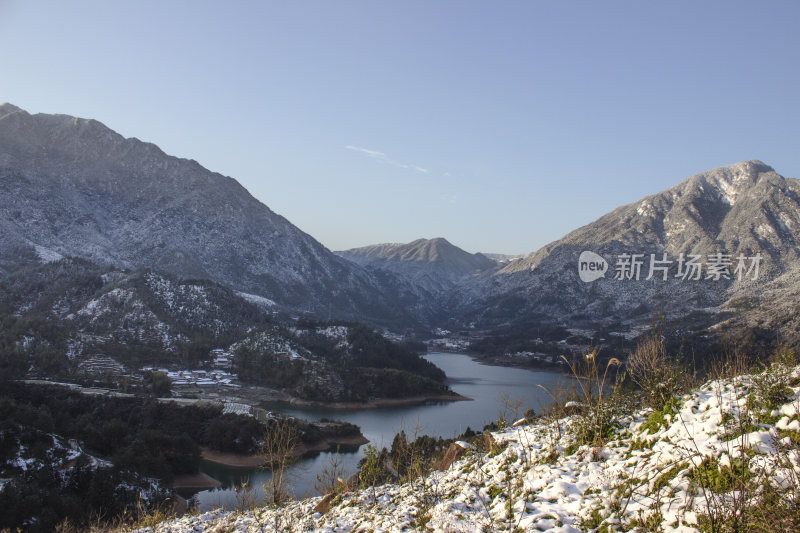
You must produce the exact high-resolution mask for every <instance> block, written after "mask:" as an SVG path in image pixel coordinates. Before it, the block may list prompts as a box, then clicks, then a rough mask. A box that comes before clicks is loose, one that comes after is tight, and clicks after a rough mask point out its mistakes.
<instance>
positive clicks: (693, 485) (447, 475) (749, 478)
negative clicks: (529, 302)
mask: <svg viewBox="0 0 800 533" xmlns="http://www.w3.org/2000/svg"><path fill="white" fill-rule="evenodd" d="M586 416H587V415H581V414H577V415H571V416H567V417H565V418H548V417H541V418H538V419H537V420H534V421H526V420H524V419H523V420H520V421H519V422H518V423H517V424H514V427H511V428H508V429H506V430H503V431H499V432H494V433H492V439H491V441H492V442H493V444H492V445H491V446H489V447H488V448H487V447H481V446H479V445H475V444H469V443H455V444H453V445H452V446H451V449H452V450H453V453H452V454H451V453H450V450H448V455H450V456H451V457H455V458H457V459H456V460H455V461H454V462H452V464H450V465H449V467H448V468H446V469H445V470H444V471H434V472H432V473H431V474H429V475H427V476H425V477H423V478H419V479H416V480H414V481H412V482H408V483H403V484H388V485H381V486H377V487H369V486H366V487H364V488H363V489H361V490H355V491H352V492H347V491H345V492H343V493H341V494H339V495H337V496H336V497H334V498H333V499H331V498H330V497H329V498H327V499H326V501H328V502H329V503H328V504H327V505H325V504H323V499H322V498H310V499H304V500H300V501H297V502H293V503H290V504H288V505H286V506H285V507H281V508H277V509H275V508H271V507H261V508H256V509H254V510H251V511H230V510H227V511H226V510H217V511H213V512H208V513H204V514H201V515H199V516H186V517H183V518H179V519H176V520H172V521H167V522H165V523H162V524H159V525H157V526H156V527H155V528H147V529H142V530H139V531H140V533H144V532H155V533H168V532H169V533H183V532H189V531H223V530H224V531H236V532H256V531H259V532H261V531H344V532H349V531H435V532H454V531H459V532H473V531H554V532H562V533H579V532H581V531H591V532H610V531H632V530H636V531H664V532H673V531H674V532H685V533H688V532H697V531H740V530H742V529H741V528H743V527H745V525H746V526H747V528H752V529H747V530H756V531H762V530H764V531H770V530H773V531H792V530H796V528H797V527H798V526H800V519H798V517H799V516H800V513H798V511H800V508H799V507H798V505H799V503H798V502H800V499H798V498H799V497H800V493H798V490H799V489H798V487H800V483H798V481H800V477H799V476H800V462H798V460H799V459H800V456H798V453H799V452H800V448H799V447H800V433H798V431H800V367H797V366H783V365H782V364H780V363H776V364H774V365H773V366H771V367H768V368H767V369H765V370H763V371H761V372H758V373H754V374H750V375H743V376H737V377H730V378H719V379H715V380H711V381H708V382H706V383H705V384H703V385H702V386H701V387H699V388H697V389H695V390H693V391H690V392H688V393H686V394H684V395H682V396H681V397H679V398H675V399H674V400H672V401H670V402H668V403H667V405H666V406H665V407H664V408H663V409H662V410H660V411H654V410H653V409H644V410H638V411H635V412H633V413H632V414H628V415H620V417H619V418H618V419H617V421H616V422H617V423H616V424H615V425H613V426H612V427H611V428H610V429H609V431H608V433H605V437H604V439H603V441H602V442H601V443H600V444H599V445H597V446H591V445H587V444H580V443H579V442H576V439H577V435H579V434H580V431H581V428H582V427H584V426H585V423H586V420H587V418H585V417H586ZM484 440H485V439H484ZM326 507H328V509H327V510H326ZM326 511H327V512H326ZM737 528H739V529H737Z"/></svg>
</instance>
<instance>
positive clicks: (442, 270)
mask: <svg viewBox="0 0 800 533" xmlns="http://www.w3.org/2000/svg"><path fill="white" fill-rule="evenodd" d="M336 253H337V254H339V255H340V256H341V257H344V258H345V259H348V260H350V261H352V262H354V263H356V264H359V265H361V266H365V267H369V268H370V269H374V270H386V271H390V272H394V273H395V274H399V275H400V276H403V277H404V278H406V279H408V280H409V281H411V282H412V283H414V284H415V285H417V286H419V287H422V288H423V289H425V290H427V291H430V292H432V293H437V292H441V291H446V290H449V289H452V288H453V287H454V286H455V285H456V284H457V283H459V282H460V281H462V280H463V279H464V278H469V277H472V276H475V275H476V274H480V273H482V272H485V271H487V270H492V269H494V268H496V267H497V262H496V261H494V260H492V259H490V258H488V257H486V256H485V255H483V254H479V253H478V254H471V253H469V252H466V251H464V250H462V249H461V248H459V247H457V246H454V245H453V244H451V243H450V242H448V241H447V240H446V239H443V238H441V237H438V238H435V239H417V240H415V241H413V242H410V243H408V244H395V243H392V244H375V245H372V246H365V247H363V248H353V249H351V250H344V251H341V252H336Z"/></svg>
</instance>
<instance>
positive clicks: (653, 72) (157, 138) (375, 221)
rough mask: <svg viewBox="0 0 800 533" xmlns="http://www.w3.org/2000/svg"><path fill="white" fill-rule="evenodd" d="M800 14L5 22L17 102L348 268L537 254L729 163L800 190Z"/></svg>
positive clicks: (208, 12)
mask: <svg viewBox="0 0 800 533" xmlns="http://www.w3.org/2000/svg"><path fill="white" fill-rule="evenodd" d="M798 20H800V2H797V1H796V0H787V1H772V0H766V1H761V2H752V1H751V2H738V1H732V0H726V1H710V0H707V1H702V2H697V1H694V0H692V1H677V0H671V1H669V2H667V1H665V2H638V1H633V0H630V1H625V2H621V1H603V2H597V1H596V0H591V1H567V0H557V1H556V0H553V1H535V0H528V1H524V2H513V1H507V2H491V1H488V0H487V1H484V2H468V1H460V0H459V1H444V0H443V1H437V2H430V1H404V2H376V1H373V0H368V1H318V2H304V1H300V0H297V1H291V2H288V1H280V2H278V1H275V2H271V1H258V2H256V1H252V2H247V1H237V2H222V1H219V2H202V1H195V0H192V1H170V2H163V1H146V0H137V1H136V2H107V1H97V2H87V1H80V0H76V1H71V2H63V1H53V2H44V1H38V0H18V1H14V0H0V102H10V103H13V104H15V105H17V106H19V107H22V108H23V109H25V110H27V111H29V112H31V113H64V114H69V115H75V116H79V117H84V118H94V119H97V120H99V121H101V122H103V123H104V124H106V125H107V126H109V127H110V128H112V129H114V130H116V131H117V132H119V133H121V134H122V135H124V136H126V137H137V138H139V139H142V140H144V141H149V142H153V143H155V144H157V145H158V146H159V147H160V148H161V149H162V150H164V151H165V152H167V153H168V154H171V155H175V156H178V157H185V158H190V159H195V160H197V161H198V162H200V163H201V164H202V165H203V166H205V167H207V168H209V169H211V170H213V171H216V172H219V173H221V174H224V175H227V176H232V177H234V178H236V179H237V180H238V181H239V182H240V183H242V184H243V185H244V186H245V187H246V188H247V189H248V190H249V191H250V192H251V193H252V194H253V195H254V196H255V197H256V198H258V199H259V200H261V201H262V202H264V203H265V204H266V205H268V206H269V207H270V208H271V209H272V210H273V211H276V212H277V213H279V214H281V215H283V216H285V217H286V218H288V219H289V220H290V221H291V222H293V223H294V224H296V225H297V226H298V227H300V229H302V230H303V231H305V232H307V233H309V234H311V235H312V236H313V237H315V238H316V239H318V240H319V241H320V242H322V243H323V244H324V245H326V246H327V247H328V248H330V249H333V250H339V249H347V248H352V247H357V246H364V245H368V244H374V243H379V242H409V241H411V240H414V239H417V238H421V237H426V238H433V237H445V238H447V239H448V240H449V241H451V242H452V243H454V244H456V245H458V246H461V247H462V248H464V249H466V250H468V251H470V252H478V251H480V252H499V253H508V254H518V253H527V252H532V251H534V250H536V249H538V248H539V247H540V246H543V245H545V244H547V243H548V242H551V241H553V240H556V239H558V238H560V237H561V236H563V235H564V234H565V233H567V232H569V231H570V230H572V229H575V228H577V227H579V226H582V225H584V224H587V223H589V222H591V221H593V220H595V219H596V218H598V217H599V216H601V215H603V214H604V213H606V212H608V211H610V210H612V209H614V208H615V207H617V206H619V205H623V204H626V203H629V202H633V201H636V200H638V199H639V198H641V197H643V196H646V195H648V194H653V193H655V192H658V191H660V190H663V189H666V188H669V187H671V186H673V185H675V184H676V183H678V182H679V181H681V180H682V179H684V178H686V177H688V176H690V175H693V174H696V173H699V172H702V171H705V170H709V169H711V168H715V167H718V166H722V165H727V164H732V163H736V162H739V161H744V160H747V159H761V160H762V161H764V162H766V163H768V164H770V165H772V166H773V167H774V168H775V170H776V171H778V172H779V173H780V174H782V175H784V176H786V177H800V135H799V134H798V118H800V98H799V97H798V95H800V32H798V31H797V22H798Z"/></svg>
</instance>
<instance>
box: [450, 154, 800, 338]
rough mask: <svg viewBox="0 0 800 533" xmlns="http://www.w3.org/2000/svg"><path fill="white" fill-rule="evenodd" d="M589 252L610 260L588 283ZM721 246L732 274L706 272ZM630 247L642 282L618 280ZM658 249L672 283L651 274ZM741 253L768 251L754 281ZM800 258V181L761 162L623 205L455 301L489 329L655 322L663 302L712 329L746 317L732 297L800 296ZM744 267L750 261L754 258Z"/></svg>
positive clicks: (459, 294) (463, 291) (692, 179)
mask: <svg viewBox="0 0 800 533" xmlns="http://www.w3.org/2000/svg"><path fill="white" fill-rule="evenodd" d="M583 251H591V252H594V253H596V254H599V255H600V256H601V257H602V258H603V259H605V261H607V263H608V271H607V272H606V274H605V277H601V278H599V279H597V280H595V281H591V282H584V281H581V279H580V278H579V273H578V258H579V256H580V254H581V253H582V252H583ZM716 253H721V254H723V256H722V257H723V259H725V258H727V260H729V261H730V265H728V271H727V274H728V275H729V277H730V279H725V277H724V276H723V277H721V278H720V279H719V280H713V279H706V278H707V277H708V274H709V271H708V270H707V264H708V263H709V262H713V261H710V259H712V258H713V256H714V254H716ZM623 254H642V260H643V264H642V266H641V276H640V279H639V280H638V281H637V280H635V279H615V276H616V271H617V265H618V261H620V258H621V257H624V255H623ZM650 254H655V256H656V259H664V254H666V259H667V261H671V263H656V266H668V267H669V270H668V274H667V280H666V281H664V280H662V276H663V273H662V272H661V271H658V270H656V271H655V272H654V276H653V279H650V280H646V279H645V278H646V277H647V276H648V274H649V266H650V259H651V256H650ZM681 254H684V257H685V258H688V256H689V254H696V255H697V256H699V262H701V263H702V265H701V268H702V270H701V278H702V279H700V280H696V281H695V280H688V279H683V278H682V277H680V276H678V275H679V272H678V269H679V264H678V259H679V257H680V255H681ZM740 254H741V255H742V256H744V257H746V258H750V257H755V256H756V255H757V254H760V255H761V257H762V258H763V259H762V261H761V263H760V265H759V274H758V277H757V279H755V280H753V279H751V278H752V274H753V273H751V275H749V276H747V275H743V276H741V279H739V278H740V276H737V275H736V273H735V268H736V266H737V265H738V261H737V258H738V256H739V255H740ZM798 259H800V181H798V180H797V179H787V178H784V177H782V176H780V175H779V174H778V173H776V172H775V171H774V170H773V169H772V168H771V167H770V166H768V165H766V164H764V163H762V162H760V161H756V160H753V161H746V162H743V163H738V164H735V165H730V166H726V167H721V168H717V169H714V170H711V171H708V172H703V173H701V174H697V175H695V176H692V177H690V178H688V179H686V180H684V181H682V182H681V183H679V184H678V185H676V186H674V187H672V188H670V189H667V190H665V191H662V192H660V193H657V194H654V195H651V196H648V197H645V198H643V199H641V200H639V201H638V202H634V203H632V204H628V205H625V206H622V207H619V208H617V209H615V210H614V211H612V212H611V213H609V214H607V215H604V216H602V217H601V218H599V219H598V220H596V221H595V222H592V223H591V224H588V225H586V226H584V227H582V228H579V229H577V230H575V231H573V232H571V233H569V234H567V235H566V236H565V237H564V238H562V239H560V240H558V241H555V242H553V243H550V244H548V245H547V246H545V247H543V248H541V249H540V250H538V251H536V252H535V253H533V254H531V255H529V256H526V257H524V258H522V259H519V260H516V261H512V262H510V263H509V264H507V265H506V266H505V267H504V268H502V269H500V270H498V271H497V272H494V273H493V274H492V275H491V276H484V277H481V278H478V279H477V280H476V283H477V284H473V285H472V286H468V287H461V288H460V290H456V291H454V292H453V293H452V294H451V301H450V302H449V308H450V309H451V310H452V311H453V312H457V311H456V310H459V309H460V310H461V312H460V316H461V320H463V321H465V322H466V321H476V322H477V323H479V324H482V325H483V326H488V327H490V326H497V325H501V324H506V325H507V324H513V323H519V322H521V321H530V320H531V318H532V317H538V319H541V320H550V321H555V322H559V323H562V324H566V325H573V326H574V325H578V324H595V325H598V324H617V325H618V326H619V327H621V328H622V329H626V328H629V327H631V326H633V325H635V324H641V323H642V322H643V321H647V320H649V318H650V315H651V313H652V312H653V311H654V310H655V309H656V308H657V306H658V304H659V301H661V300H662V299H663V300H664V301H666V302H667V303H668V304H669V308H670V310H671V313H672V316H673V317H674V318H676V319H680V320H682V321H683V322H684V323H685V324H687V326H692V327H705V326H710V325H715V324H722V323H725V321H727V320H730V319H731V317H732V316H734V315H736V313H737V312H738V311H737V309H736V308H735V307H731V305H730V302H735V301H736V300H737V299H741V298H743V297H747V298H750V302H751V304H750V305H751V306H752V305H755V306H756V307H758V306H759V305H760V304H759V302H760V301H761V299H762V296H764V295H765V292H764V291H765V290H767V289H768V288H772V289H771V290H772V291H773V292H771V293H770V295H771V296H770V298H771V299H772V300H776V301H777V300H780V299H781V295H786V297H790V295H792V294H796V293H797V292H798V289H799V288H800V276H798V272H800V271H798V266H800V262H798ZM743 264H744V266H746V267H747V268H749V267H750V266H752V261H743ZM743 274H744V273H743ZM676 276H678V277H676ZM775 291H778V293H777V296H776V294H775ZM763 301H764V303H766V302H767V300H766V299H764V300H763ZM754 302H755V303H754ZM767 312H768V311H767Z"/></svg>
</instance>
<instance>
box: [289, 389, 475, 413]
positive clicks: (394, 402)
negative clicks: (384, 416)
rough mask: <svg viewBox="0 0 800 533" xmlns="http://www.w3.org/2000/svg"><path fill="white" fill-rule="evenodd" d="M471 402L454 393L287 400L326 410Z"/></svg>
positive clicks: (291, 403) (297, 404)
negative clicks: (359, 399)
mask: <svg viewBox="0 0 800 533" xmlns="http://www.w3.org/2000/svg"><path fill="white" fill-rule="evenodd" d="M463 401H473V398H469V397H467V396H463V395H461V394H458V393H457V392H454V393H452V394H424V395H420V396H407V397H405V398H378V399H376V400H372V401H367V402H321V401H317V400H303V399H302V398H291V399H289V400H288V402H287V403H289V404H290V405H292V406H295V407H322V408H326V409H343V410H344V409H374V408H377V407H397V406H403V405H417V404H423V403H425V402H463Z"/></svg>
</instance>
